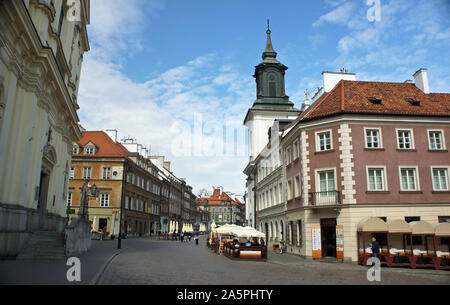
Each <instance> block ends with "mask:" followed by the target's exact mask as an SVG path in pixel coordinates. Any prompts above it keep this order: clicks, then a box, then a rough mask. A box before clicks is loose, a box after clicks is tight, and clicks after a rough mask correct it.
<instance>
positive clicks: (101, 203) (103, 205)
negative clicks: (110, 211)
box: [100, 193, 111, 208]
mask: <svg viewBox="0 0 450 305" xmlns="http://www.w3.org/2000/svg"><path fill="white" fill-rule="evenodd" d="M103 196H107V202H106V204H105V203H104V199H103ZM110 199H111V196H110V194H109V193H101V194H100V207H101V208H109V203H110Z"/></svg>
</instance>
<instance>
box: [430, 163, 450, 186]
mask: <svg viewBox="0 0 450 305" xmlns="http://www.w3.org/2000/svg"><path fill="white" fill-rule="evenodd" d="M431 170H432V173H433V191H448V190H449V187H448V168H436V167H432V168H431Z"/></svg>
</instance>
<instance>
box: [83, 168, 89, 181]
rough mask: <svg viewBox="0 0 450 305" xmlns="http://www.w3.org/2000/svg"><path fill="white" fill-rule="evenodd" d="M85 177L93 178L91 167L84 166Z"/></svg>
mask: <svg viewBox="0 0 450 305" xmlns="http://www.w3.org/2000/svg"><path fill="white" fill-rule="evenodd" d="M83 179H91V168H90V167H83Z"/></svg>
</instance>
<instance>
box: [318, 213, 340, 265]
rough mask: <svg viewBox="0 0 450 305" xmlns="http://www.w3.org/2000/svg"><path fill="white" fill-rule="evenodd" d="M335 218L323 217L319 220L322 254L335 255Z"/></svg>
mask: <svg viewBox="0 0 450 305" xmlns="http://www.w3.org/2000/svg"><path fill="white" fill-rule="evenodd" d="M336 223H337V222H336V218H323V219H321V220H320V229H321V232H320V233H321V236H322V254H323V256H324V257H325V256H329V257H337V255H336Z"/></svg>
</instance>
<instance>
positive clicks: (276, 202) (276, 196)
mask: <svg viewBox="0 0 450 305" xmlns="http://www.w3.org/2000/svg"><path fill="white" fill-rule="evenodd" d="M273 195H274V201H275V204H279V203H280V202H279V198H278V186H276V185H275V186H274V189H273Z"/></svg>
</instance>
